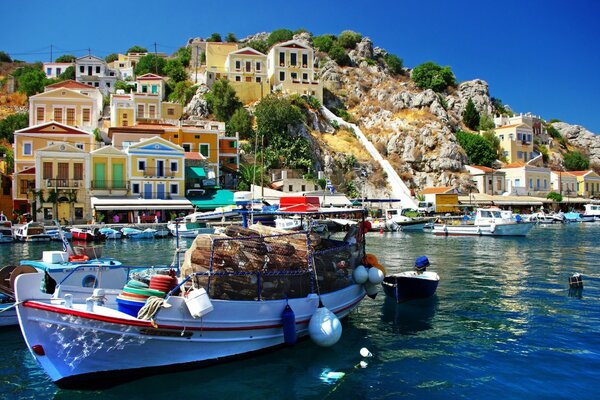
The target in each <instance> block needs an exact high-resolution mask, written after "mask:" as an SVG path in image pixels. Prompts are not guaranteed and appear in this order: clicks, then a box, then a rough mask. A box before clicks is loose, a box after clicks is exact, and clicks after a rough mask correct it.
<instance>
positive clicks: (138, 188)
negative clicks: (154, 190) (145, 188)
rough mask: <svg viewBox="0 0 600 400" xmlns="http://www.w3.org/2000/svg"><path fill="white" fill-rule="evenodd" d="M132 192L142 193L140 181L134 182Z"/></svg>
mask: <svg viewBox="0 0 600 400" xmlns="http://www.w3.org/2000/svg"><path fill="white" fill-rule="evenodd" d="M131 192H132V193H135V194H139V193H140V184H139V183H133V184H132V185H131Z"/></svg>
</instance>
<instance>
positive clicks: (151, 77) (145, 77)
mask: <svg viewBox="0 0 600 400" xmlns="http://www.w3.org/2000/svg"><path fill="white" fill-rule="evenodd" d="M159 79H160V80H162V79H163V77H162V76H160V75H155V74H151V73H148V74H144V75H142V76H138V77H137V78H136V81H156V80H159Z"/></svg>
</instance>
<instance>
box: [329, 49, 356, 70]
mask: <svg viewBox="0 0 600 400" xmlns="http://www.w3.org/2000/svg"><path fill="white" fill-rule="evenodd" d="M328 54H329V57H331V59H332V60H333V61H335V62H336V63H337V64H338V65H339V66H340V67H344V66H348V65H350V63H351V61H350V57H348V54H346V50H344V48H343V47H342V46H340V45H337V44H336V45H334V46H333V47H332V48H331V49H330V50H329V53H328Z"/></svg>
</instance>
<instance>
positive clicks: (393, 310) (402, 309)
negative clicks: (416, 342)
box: [381, 295, 438, 335]
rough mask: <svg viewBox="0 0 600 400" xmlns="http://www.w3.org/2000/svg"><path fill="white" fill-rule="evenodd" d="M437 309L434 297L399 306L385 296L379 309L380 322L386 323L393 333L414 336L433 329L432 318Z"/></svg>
mask: <svg viewBox="0 0 600 400" xmlns="http://www.w3.org/2000/svg"><path fill="white" fill-rule="evenodd" d="M437 308H438V298H437V296H436V295H434V296H433V297H430V298H428V299H418V300H410V301H406V302H403V303H399V304H398V303H396V301H395V300H394V299H392V298H391V297H388V296H386V297H385V300H384V302H383V305H382V307H381V311H382V312H381V320H382V321H383V322H386V323H387V324H388V325H389V326H390V327H391V329H392V331H393V332H397V333H401V334H406V335H411V334H416V333H418V332H421V331H426V330H428V329H431V328H432V327H433V325H432V324H433V317H434V316H435V312H436V310H437Z"/></svg>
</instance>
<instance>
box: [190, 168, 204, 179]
mask: <svg viewBox="0 0 600 400" xmlns="http://www.w3.org/2000/svg"><path fill="white" fill-rule="evenodd" d="M188 170H189V177H190V178H200V179H204V178H206V172H205V171H204V168H202V167H189V169H188Z"/></svg>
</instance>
